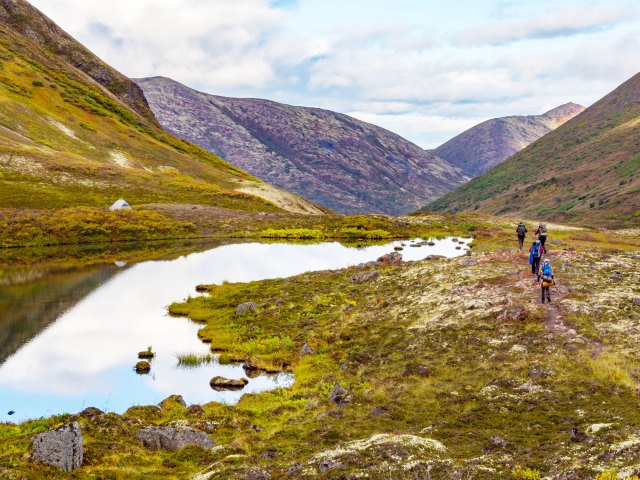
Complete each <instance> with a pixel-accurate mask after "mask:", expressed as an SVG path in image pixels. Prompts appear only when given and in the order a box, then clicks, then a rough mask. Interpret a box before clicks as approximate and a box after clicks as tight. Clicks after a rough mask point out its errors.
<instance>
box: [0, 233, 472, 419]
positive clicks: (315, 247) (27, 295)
mask: <svg viewBox="0 0 640 480" xmlns="http://www.w3.org/2000/svg"><path fill="white" fill-rule="evenodd" d="M461 240H462V241H464V244H458V243H457V242H453V241H452V240H451V239H450V238H446V239H442V240H435V242H436V245H434V246H422V247H420V248H415V247H410V246H409V245H410V244H411V243H415V241H405V242H400V241H397V242H392V243H389V244H386V245H378V246H368V247H363V248H353V247H346V246H343V245H341V244H339V243H321V244H312V245H295V244H260V243H241V244H231V245H225V246H219V247H217V248H212V249H209V250H207V251H204V252H197V253H191V254H188V255H184V256H181V257H179V258H177V259H173V260H155V261H145V262H141V263H138V264H135V265H127V264H125V263H124V262H116V264H114V263H109V264H102V265H91V266H87V267H86V268H76V269H72V270H71V271H62V272H60V271H54V270H51V271H48V270H46V269H44V270H40V271H35V272H34V271H32V272H29V274H27V275H24V274H22V275H18V274H17V273H16V272H12V271H11V270H8V271H4V272H2V273H0V362H1V363H0V421H14V422H15V421H22V420H25V419H27V418H37V417H41V416H49V415H52V414H56V413H62V412H70V413H75V412H78V411H80V410H82V409H83V408H85V407H88V406H94V407H98V408H100V409H102V410H105V411H113V412H119V413H121V412H124V411H125V410H126V409H127V408H128V407H130V406H132V405H148V404H156V403H158V402H159V401H161V400H162V399H164V398H166V397H167V396H169V395H171V394H174V393H175V394H181V395H183V396H184V398H185V400H186V402H187V404H192V403H206V402H210V401H220V402H225V403H235V402H237V401H238V399H239V398H240V396H242V395H243V394H245V393H257V392H260V391H265V390H269V389H273V388H278V387H287V386H289V385H291V383H292V382H293V376H292V375H289V374H284V373H283V374H279V375H261V376H259V377H257V378H252V379H250V380H249V384H248V385H247V386H246V387H245V389H244V390H242V391H236V392H217V391H214V390H212V389H211V388H210V386H209V380H210V379H211V378H212V377H213V376H216V375H221V376H224V377H227V378H241V377H245V376H246V375H245V373H244V371H243V369H242V367H241V366H239V365H218V364H210V365H203V366H200V367H197V368H192V369H185V368H180V367H178V366H177V360H176V354H177V353H187V352H194V353H208V351H209V350H208V346H207V345H206V344H203V343H202V342H200V341H199V340H198V338H197V331H198V329H199V328H200V326H198V325H196V324H194V323H193V322H191V321H189V320H188V319H185V318H172V317H169V316H168V315H167V310H166V307H167V306H168V305H169V304H170V303H172V302H174V301H177V300H181V299H185V298H187V297H188V296H195V295H197V294H196V293H195V292H194V286H195V285H197V284H201V283H208V284H212V283H216V284H220V283H222V282H223V281H229V282H248V281H253V280H261V279H267V278H277V277H288V276H292V275H296V274H300V273H303V272H309V271H317V270H326V269H337V268H344V267H347V266H350V265H356V264H359V263H362V262H367V261H371V260H375V259H376V258H378V257H379V256H381V255H383V254H385V253H389V252H391V251H393V247H395V246H398V245H400V244H401V243H404V244H406V248H405V249H404V251H403V252H402V254H403V258H404V260H421V259H423V258H424V257H426V256H427V255H445V256H448V257H453V256H458V255H462V254H464V253H466V250H467V249H468V246H467V245H468V243H469V242H470V241H471V239H461ZM456 247H461V249H458V250H456ZM149 345H151V346H152V347H153V350H154V351H155V352H156V358H155V359H154V360H153V362H152V370H151V374H149V375H137V374H136V373H135V372H134V371H133V369H132V367H133V365H135V363H136V361H137V352H139V351H141V350H145V349H146V348H147V346H149ZM9 411H15V414H13V415H11V416H9V415H8V412H9Z"/></svg>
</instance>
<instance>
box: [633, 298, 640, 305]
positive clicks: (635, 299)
mask: <svg viewBox="0 0 640 480" xmlns="http://www.w3.org/2000/svg"><path fill="white" fill-rule="evenodd" d="M633 303H635V304H636V305H640V297H636V298H634V299H633Z"/></svg>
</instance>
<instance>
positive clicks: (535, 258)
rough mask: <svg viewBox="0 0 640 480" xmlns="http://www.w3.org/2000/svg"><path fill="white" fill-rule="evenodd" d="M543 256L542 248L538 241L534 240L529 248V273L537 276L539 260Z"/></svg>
mask: <svg viewBox="0 0 640 480" xmlns="http://www.w3.org/2000/svg"><path fill="white" fill-rule="evenodd" d="M543 254H544V247H543V246H542V243H540V240H534V241H533V245H531V248H529V265H531V273H532V274H534V275H537V274H538V269H539V268H540V259H541V258H542V255H543Z"/></svg>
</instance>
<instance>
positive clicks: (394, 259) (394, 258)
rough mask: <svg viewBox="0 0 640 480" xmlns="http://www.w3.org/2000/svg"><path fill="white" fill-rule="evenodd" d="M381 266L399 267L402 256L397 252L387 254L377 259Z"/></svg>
mask: <svg viewBox="0 0 640 480" xmlns="http://www.w3.org/2000/svg"><path fill="white" fill-rule="evenodd" d="M377 261H378V263H380V264H381V265H400V264H401V263H402V254H401V253H398V252H393V253H387V254H386V255H383V256H381V257H380V258H378V260H377Z"/></svg>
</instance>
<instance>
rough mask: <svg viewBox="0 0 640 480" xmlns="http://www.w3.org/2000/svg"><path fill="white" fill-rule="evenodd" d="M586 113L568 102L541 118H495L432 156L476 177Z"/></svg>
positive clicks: (529, 116) (439, 148)
mask: <svg viewBox="0 0 640 480" xmlns="http://www.w3.org/2000/svg"><path fill="white" fill-rule="evenodd" d="M583 110H584V107H583V106H581V105H578V104H575V103H572V102H569V103H565V104H564V105H560V106H559V107H556V108H553V109H551V110H549V111H548V112H545V113H543V114H542V115H512V116H509V117H500V118H493V119H490V120H486V121H484V122H482V123H480V124H478V125H476V126H475V127H471V128H470V129H469V130H466V131H464V132H462V133H461V134H460V135H457V136H456V137H454V138H452V139H451V140H449V141H448V142H446V143H444V144H443V145H441V146H439V147H438V148H436V149H435V150H432V152H433V153H434V154H435V155H437V156H439V157H441V158H444V159H445V160H446V161H448V162H449V163H451V164H453V165H455V166H456V167H458V168H460V169H462V171H464V172H465V173H466V174H467V175H470V176H472V177H473V176H477V175H480V174H482V173H484V172H486V171H487V170H489V169H490V168H492V167H494V166H496V165H498V164H499V163H501V162H503V161H504V160H506V159H507V158H509V157H510V156H511V155H513V154H514V153H516V152H518V151H520V150H522V149H523V148H525V147H526V146H527V145H529V144H531V143H532V142H534V141H536V140H537V139H539V138H540V137H542V136H544V135H546V134H547V133H549V132H550V131H552V130H553V129H555V128H557V127H559V126H560V125H562V124H563V123H565V122H566V121H567V120H569V119H571V118H573V117H574V116H576V115H578V114H579V113H581V112H582V111H583Z"/></svg>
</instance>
